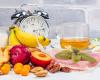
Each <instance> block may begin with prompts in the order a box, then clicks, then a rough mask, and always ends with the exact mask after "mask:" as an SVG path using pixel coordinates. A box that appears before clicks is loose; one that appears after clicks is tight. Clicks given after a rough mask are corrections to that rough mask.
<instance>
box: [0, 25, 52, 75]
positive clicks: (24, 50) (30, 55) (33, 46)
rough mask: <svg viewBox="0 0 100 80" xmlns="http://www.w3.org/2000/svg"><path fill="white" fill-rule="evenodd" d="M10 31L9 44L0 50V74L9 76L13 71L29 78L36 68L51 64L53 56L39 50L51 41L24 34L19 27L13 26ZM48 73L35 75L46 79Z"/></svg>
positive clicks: (43, 71) (42, 37) (42, 72)
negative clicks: (39, 47)
mask: <svg viewBox="0 0 100 80" xmlns="http://www.w3.org/2000/svg"><path fill="white" fill-rule="evenodd" d="M9 31H10V34H9V38H8V44H7V45H6V46H5V47H4V48H0V74H8V73H9V71H10V70H11V69H13V71H14V72H15V73H16V74H20V75H22V76H27V75H28V74H29V72H31V69H32V71H33V69H34V66H35V67H37V66H39V67H41V68H45V67H46V66H47V65H48V64H49V63H50V62H51V60H52V58H51V56H50V55H48V54H46V53H44V52H42V51H41V50H40V49H38V48H37V47H38V46H39V45H41V46H43V47H46V46H48V45H49V44H50V42H51V41H50V39H48V38H45V37H44V36H38V35H36V34H34V35H32V34H29V33H27V32H23V31H22V30H21V29H20V27H18V26H17V25H13V26H11V27H10V29H9ZM11 66H12V67H11ZM47 73H48V71H46V70H44V69H43V70H41V72H37V73H35V75H36V76H40V77H42V76H43V77H44V76H46V75H47ZM41 74H42V75H41Z"/></svg>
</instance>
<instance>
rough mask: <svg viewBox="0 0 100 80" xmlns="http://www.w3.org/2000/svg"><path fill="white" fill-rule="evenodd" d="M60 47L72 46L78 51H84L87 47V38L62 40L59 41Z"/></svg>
mask: <svg viewBox="0 0 100 80" xmlns="http://www.w3.org/2000/svg"><path fill="white" fill-rule="evenodd" d="M60 45H61V47H62V48H66V47H67V46H72V47H76V48H78V49H86V48H88V45H89V38H62V39H60Z"/></svg>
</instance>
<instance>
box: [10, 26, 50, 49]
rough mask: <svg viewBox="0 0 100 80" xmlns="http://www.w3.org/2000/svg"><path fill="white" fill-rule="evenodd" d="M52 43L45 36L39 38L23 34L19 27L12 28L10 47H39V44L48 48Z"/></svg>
mask: <svg viewBox="0 0 100 80" xmlns="http://www.w3.org/2000/svg"><path fill="white" fill-rule="evenodd" d="M50 42H51V41H50V40H49V39H48V38H45V37H44V36H37V35H32V34H30V33H27V32H23V31H22V30H21V29H20V28H19V27H18V26H17V25H13V26H11V27H10V35H9V45H12V46H14V45H19V44H22V45H25V46H28V47H37V46H38V43H39V44H41V45H42V46H43V47H46V46H48V45H49V44H50Z"/></svg>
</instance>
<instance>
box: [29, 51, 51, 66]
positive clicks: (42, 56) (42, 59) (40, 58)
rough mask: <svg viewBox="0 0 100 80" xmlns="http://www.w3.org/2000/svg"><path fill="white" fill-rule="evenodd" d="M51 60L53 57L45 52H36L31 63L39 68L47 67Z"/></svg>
mask: <svg viewBox="0 0 100 80" xmlns="http://www.w3.org/2000/svg"><path fill="white" fill-rule="evenodd" d="M51 60H52V58H51V56H50V55H48V54H46V53H43V52H39V51H35V52H32V54H31V62H32V63H33V64H35V65H37V66H41V67H46V66H47V65H48V64H49V63H50V61H51Z"/></svg>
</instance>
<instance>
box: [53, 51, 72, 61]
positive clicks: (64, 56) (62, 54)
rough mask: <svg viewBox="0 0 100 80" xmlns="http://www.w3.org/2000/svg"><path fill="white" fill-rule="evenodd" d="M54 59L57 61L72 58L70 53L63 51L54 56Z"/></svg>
mask: <svg viewBox="0 0 100 80" xmlns="http://www.w3.org/2000/svg"><path fill="white" fill-rule="evenodd" d="M55 57H56V58H58V59H71V57H72V52H70V51H68V50H63V51H61V52H59V53H57V54H56V55H55Z"/></svg>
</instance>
